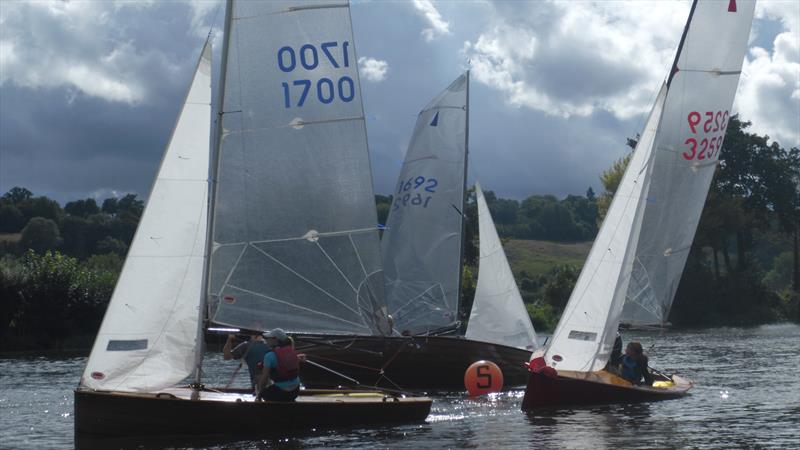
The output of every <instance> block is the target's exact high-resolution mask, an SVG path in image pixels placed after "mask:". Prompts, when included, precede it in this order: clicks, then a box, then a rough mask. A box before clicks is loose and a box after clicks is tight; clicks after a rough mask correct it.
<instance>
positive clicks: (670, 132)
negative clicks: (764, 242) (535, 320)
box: [522, 0, 755, 410]
mask: <svg viewBox="0 0 800 450" xmlns="http://www.w3.org/2000/svg"><path fill="white" fill-rule="evenodd" d="M754 9H755V2H754V1H747V0H738V1H737V0H730V1H729V2H720V1H714V0H695V1H694V2H693V3H692V7H691V11H690V13H689V18H688V20H687V23H686V27H685V28H684V31H683V35H682V37H681V42H680V44H679V46H678V51H677V55H676V57H675V61H674V63H673V65H672V70H671V71H670V73H669V76H668V77H667V79H666V82H665V83H663V84H662V87H661V89H660V91H659V94H658V96H657V98H656V102H655V105H654V106H653V109H652V110H651V112H650V116H649V117H648V119H647V123H646V125H645V129H644V131H643V133H642V135H641V138H640V140H639V142H638V144H637V146H636V149H635V150H634V153H633V156H632V158H631V160H630V163H629V165H628V168H627V170H626V171H625V174H624V176H623V178H622V180H621V182H620V185H619V188H618V189H617V192H616V194H615V195H614V199H613V200H612V203H611V206H610V207H609V210H608V213H607V215H606V218H605V220H604V221H603V224H602V226H601V228H600V231H599V233H598V235H597V238H596V240H595V242H594V244H593V246H592V249H591V251H590V252H589V256H588V259H587V261H586V264H585V266H584V268H583V270H582V271H581V274H580V276H579V277H578V281H577V283H576V285H575V288H574V290H573V291H572V295H571V296H570V299H569V302H568V303H567V306H566V308H565V310H564V313H563V315H562V317H561V320H560V321H559V323H558V326H557V327H556V330H555V332H554V334H553V337H552V340H551V341H550V344H549V345H548V346H547V348H546V349H544V350H543V351H539V352H536V353H535V354H534V358H533V359H532V360H531V362H530V377H529V380H528V385H527V389H526V391H525V397H524V399H523V402H522V409H523V410H531V409H535V408H541V407H548V406H555V405H564V404H593V403H610V402H631V401H649V400H659V399H668V398H676V397H680V396H682V395H685V394H686V393H687V392H688V391H689V389H691V387H692V384H693V383H692V382H691V381H690V380H687V379H685V378H683V377H680V376H677V375H671V376H669V375H657V376H656V377H655V378H656V381H655V382H654V383H653V386H637V385H633V384H631V383H629V382H628V381H626V380H624V379H622V378H621V377H619V376H617V375H616V374H615V373H613V372H612V371H609V370H606V365H607V363H608V362H609V357H610V353H611V350H612V346H613V343H614V340H615V338H616V334H617V328H618V326H619V324H620V321H621V320H622V318H623V314H627V317H628V318H631V317H645V318H646V319H645V320H650V319H652V318H655V319H657V320H659V321H663V320H664V318H665V317H666V316H665V315H664V314H666V312H668V309H669V307H668V305H670V304H671V302H672V300H673V297H674V294H675V288H676V287H677V283H678V281H679V279H680V275H681V272H682V271H683V266H684V263H685V261H686V254H687V253H688V251H689V247H690V246H691V242H692V240H693V238H694V233H695V231H696V227H697V222H698V219H699V215H700V213H701V210H702V206H703V204H704V202H705V198H706V195H707V193H708V188H709V186H710V183H711V179H712V177H713V175H714V169H715V167H716V165H717V161H718V158H719V152H720V149H721V148H722V141H723V139H724V136H725V129H726V127H727V123H728V119H729V117H730V112H729V111H730V108H731V106H732V104H733V98H734V95H735V93H736V87H737V84H738V80H739V74H740V73H741V67H742V60H743V59H744V55H745V52H746V50H747V39H748V36H749V30H750V25H751V23H752V18H753V11H754ZM648 279H649V280H650V281H646V280H648ZM647 298H649V299H655V300H648V301H647V302H642V301H641V300H640V299H647ZM643 304H650V305H656V304H658V305H661V308H660V310H659V311H655V309H653V308H651V309H653V311H651V313H655V312H658V313H660V314H648V315H645V314H642V311H643V310H644V309H646V308H641V306H642V305H643ZM628 305H631V306H628ZM624 311H626V313H624ZM648 316H649V317H648Z"/></svg>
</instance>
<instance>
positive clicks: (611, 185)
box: [597, 153, 633, 227]
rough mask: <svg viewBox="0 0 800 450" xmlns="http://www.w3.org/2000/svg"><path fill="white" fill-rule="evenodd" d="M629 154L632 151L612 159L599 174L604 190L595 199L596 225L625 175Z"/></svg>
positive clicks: (604, 213)
mask: <svg viewBox="0 0 800 450" xmlns="http://www.w3.org/2000/svg"><path fill="white" fill-rule="evenodd" d="M631 156H633V153H630V154H628V156H625V157H624V158H620V159H618V160H616V161H614V163H613V164H612V165H611V167H610V168H609V169H608V170H605V171H604V172H603V173H602V174H601V175H600V182H601V183H602V184H603V187H604V188H605V190H606V191H605V192H603V193H602V194H601V195H600V197H599V198H598V199H597V226H598V227H599V226H600V224H602V223H603V219H605V217H606V213H607V212H608V208H609V207H610V206H611V199H612V198H614V193H615V192H617V188H618V187H619V183H620V182H621V181H622V176H623V175H625V169H627V168H628V163H629V162H630V160H631Z"/></svg>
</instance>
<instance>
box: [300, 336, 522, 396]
mask: <svg viewBox="0 0 800 450" xmlns="http://www.w3.org/2000/svg"><path fill="white" fill-rule="evenodd" d="M297 340H298V344H297V350H298V351H299V352H302V353H305V354H306V355H307V356H308V359H309V360H311V361H314V362H318V363H320V364H321V365H324V366H325V367H327V368H330V369H332V370H333V371H335V372H340V373H343V374H347V376H350V377H352V378H354V379H356V380H358V381H359V382H360V383H361V384H363V385H369V386H381V387H388V388H397V387H402V388H403V389H414V390H428V391H463V390H464V372H465V371H466V370H467V368H468V367H469V366H470V365H471V364H472V363H474V362H476V361H480V360H487V361H492V362H494V363H495V364H497V365H498V366H499V367H500V368H501V370H502V372H503V379H504V387H505V388H511V387H521V386H524V385H525V383H526V382H527V378H528V371H527V369H525V366H524V364H525V363H527V362H528V360H529V359H530V356H531V352H530V350H525V349H520V348H517V347H511V346H506V345H500V344H494V343H487V342H478V341H473V340H470V339H465V338H463V337H455V336H412V337H380V336H374V337H370V336H357V337H352V338H334V337H331V336H327V337H314V338H302V337H298V338H297ZM302 370H303V383H304V384H306V385H307V386H314V387H333V386H339V385H344V384H347V380H345V379H343V378H342V376H341V375H338V374H336V373H334V372H333V371H331V370H326V369H324V368H322V367H317V366H314V365H312V364H306V365H304V366H303V369H302Z"/></svg>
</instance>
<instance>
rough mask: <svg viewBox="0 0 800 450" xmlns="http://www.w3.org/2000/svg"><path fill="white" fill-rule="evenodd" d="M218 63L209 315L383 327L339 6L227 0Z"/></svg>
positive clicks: (336, 328)
mask: <svg viewBox="0 0 800 450" xmlns="http://www.w3.org/2000/svg"><path fill="white" fill-rule="evenodd" d="M222 64H223V71H224V77H225V82H224V86H223V90H224V91H223V96H224V100H223V108H222V115H221V124H220V126H221V127H222V129H221V135H220V140H219V149H218V156H217V161H216V170H215V174H216V183H215V192H214V209H213V219H212V237H213V249H212V253H211V261H210V271H209V286H208V289H209V297H210V303H211V304H212V305H216V310H215V311H214V312H213V317H212V320H213V321H214V322H216V323H219V324H226V325H230V326H236V327H241V328H251V329H259V330H264V329H268V328H272V327H278V326H279V327H282V328H284V329H286V330H287V331H291V332H298V333H304V332H305V333H325V334H359V335H372V334H383V333H388V332H389V328H388V321H387V317H386V314H387V312H386V307H385V300H384V294H383V273H382V269H381V261H380V243H379V239H378V231H377V227H376V223H377V216H376V210H375V203H374V202H375V200H374V193H373V190H372V176H371V168H370V161H369V153H368V150H367V139H366V131H365V123H364V112H363V108H362V104H361V91H360V86H359V78H358V70H357V58H356V54H355V46H354V44H353V34H352V29H351V24H350V9H349V5H348V3H347V2H346V1H342V0H328V1H317V2H306V1H299V0H298V1H271V2H247V1H236V2H233V3H232V4H230V5H229V15H228V26H227V27H226V35H225V49H224V50H223V62H222Z"/></svg>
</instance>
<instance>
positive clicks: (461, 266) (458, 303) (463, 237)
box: [456, 70, 469, 326]
mask: <svg viewBox="0 0 800 450" xmlns="http://www.w3.org/2000/svg"><path fill="white" fill-rule="evenodd" d="M465 108H466V113H467V117H466V122H467V126H466V129H465V133H464V190H463V195H462V196H461V248H460V249H459V253H458V290H457V294H456V311H458V312H461V291H462V288H461V283H462V281H463V278H464V241H465V240H466V239H467V236H466V235H465V233H464V230H465V228H466V221H467V165H468V164H469V70H467V104H466V105H465ZM459 322H460V321H459ZM459 326H460V325H459Z"/></svg>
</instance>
